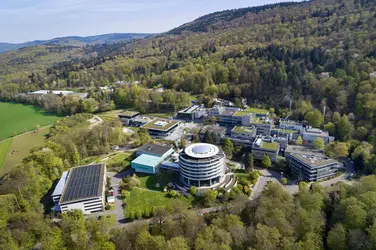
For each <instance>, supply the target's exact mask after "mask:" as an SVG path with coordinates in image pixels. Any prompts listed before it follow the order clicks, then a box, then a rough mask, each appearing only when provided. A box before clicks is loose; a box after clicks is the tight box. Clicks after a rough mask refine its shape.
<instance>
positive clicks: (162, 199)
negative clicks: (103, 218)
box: [124, 188, 193, 216]
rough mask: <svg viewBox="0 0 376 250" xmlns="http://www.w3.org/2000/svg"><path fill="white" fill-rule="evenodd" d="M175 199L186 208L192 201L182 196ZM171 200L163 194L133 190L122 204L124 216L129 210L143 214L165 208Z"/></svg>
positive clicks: (191, 198) (190, 198)
mask: <svg viewBox="0 0 376 250" xmlns="http://www.w3.org/2000/svg"><path fill="white" fill-rule="evenodd" d="M175 199H180V200H182V201H184V202H185V203H186V204H187V208H188V207H189V205H190V204H192V201H193V197H188V198H186V197H184V196H182V197H180V198H175ZM173 200H174V198H168V197H167V196H166V193H164V192H160V191H149V190H143V189H137V188H135V189H133V190H132V191H131V195H130V196H129V197H128V198H125V199H124V202H125V203H126V204H127V206H126V208H125V210H124V212H125V216H127V214H128V212H129V211H130V210H132V211H134V212H136V211H141V212H142V213H143V212H144V211H145V210H146V209H150V208H151V207H154V208H157V207H167V206H169V205H170V204H171V202H172V201H173Z"/></svg>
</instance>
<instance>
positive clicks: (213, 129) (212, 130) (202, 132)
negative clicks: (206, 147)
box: [200, 125, 227, 134]
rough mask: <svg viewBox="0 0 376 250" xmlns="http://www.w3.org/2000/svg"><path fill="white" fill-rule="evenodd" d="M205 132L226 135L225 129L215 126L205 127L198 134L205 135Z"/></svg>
mask: <svg viewBox="0 0 376 250" xmlns="http://www.w3.org/2000/svg"><path fill="white" fill-rule="evenodd" d="M206 131H210V132H216V133H226V131H227V128H226V127H222V126H216V125H206V126H205V127H203V128H202V129H201V130H200V134H205V133H206Z"/></svg>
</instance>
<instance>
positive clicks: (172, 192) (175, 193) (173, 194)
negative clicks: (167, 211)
mask: <svg viewBox="0 0 376 250" xmlns="http://www.w3.org/2000/svg"><path fill="white" fill-rule="evenodd" d="M177 194H178V193H177V192H176V191H175V190H170V191H168V195H169V196H170V197H172V198H175V197H176V196H177Z"/></svg>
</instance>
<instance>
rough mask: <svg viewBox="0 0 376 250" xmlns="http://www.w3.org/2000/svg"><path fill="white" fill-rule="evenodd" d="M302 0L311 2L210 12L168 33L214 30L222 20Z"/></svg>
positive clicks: (229, 19)
mask: <svg viewBox="0 0 376 250" xmlns="http://www.w3.org/2000/svg"><path fill="white" fill-rule="evenodd" d="M302 2H309V1H301V2H282V3H276V4H267V5H263V6H256V7H248V8H241V9H232V10H224V11H218V12H214V13H210V14H208V15H204V16H202V17H199V18H197V19H196V20H194V21H192V22H189V23H186V24H183V25H181V26H179V27H177V28H175V29H172V30H171V31H169V32H168V33H169V34H180V33H181V32H183V31H191V32H207V31H210V30H212V29H213V28H214V26H215V25H216V24H218V23H220V22H230V21H232V20H234V19H236V18H240V17H245V16H246V15H247V14H250V13H254V14H257V13H260V12H262V11H265V10H267V9H272V8H277V7H288V6H293V5H298V4H301V3H302Z"/></svg>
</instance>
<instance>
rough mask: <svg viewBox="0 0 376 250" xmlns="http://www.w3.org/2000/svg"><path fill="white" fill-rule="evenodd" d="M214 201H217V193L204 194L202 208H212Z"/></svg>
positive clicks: (212, 191)
mask: <svg viewBox="0 0 376 250" xmlns="http://www.w3.org/2000/svg"><path fill="white" fill-rule="evenodd" d="M216 200H217V191H215V190H209V191H206V192H205V194H204V206H205V207H212V206H214V205H215V201H216Z"/></svg>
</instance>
